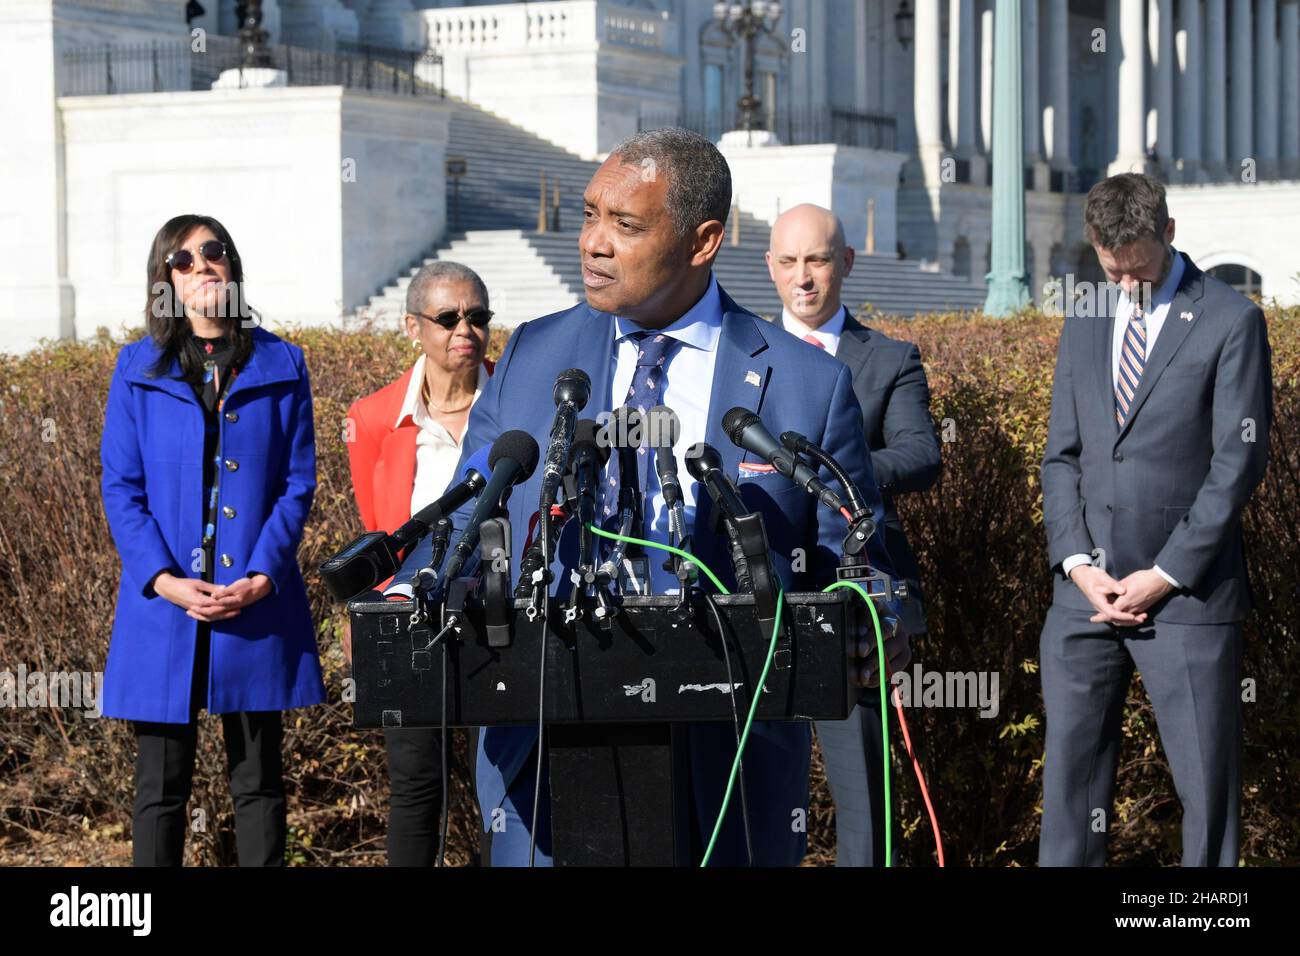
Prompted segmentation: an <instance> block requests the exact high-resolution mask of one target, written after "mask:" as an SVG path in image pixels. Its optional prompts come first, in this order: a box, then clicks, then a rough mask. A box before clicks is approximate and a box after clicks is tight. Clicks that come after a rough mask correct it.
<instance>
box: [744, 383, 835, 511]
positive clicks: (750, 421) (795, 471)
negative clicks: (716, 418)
mask: <svg viewBox="0 0 1300 956" xmlns="http://www.w3.org/2000/svg"><path fill="white" fill-rule="evenodd" d="M722 430H723V431H724V432H725V433H726V435H727V437H728V438H730V439H731V441H732V443H733V444H735V445H736V446H738V447H740V448H743V449H745V451H748V452H753V453H754V454H755V455H758V456H759V457H760V458H762V459H763V460H764V461H767V462H768V463H770V464H771V465H772V467H773V468H775V469H776V470H777V471H779V472H780V473H781V474H783V475H785V476H786V477H787V478H789V479H790V480H791V481H793V482H794V483H795V484H796V485H798V486H799V487H800V488H802V489H803V490H804V491H806V492H808V494H810V495H812V496H813V497H814V498H817V499H819V500H820V501H821V503H822V504H824V505H825V506H826V507H828V508H830V509H831V510H832V511H839V510H840V509H841V508H843V507H844V502H843V501H841V500H840V496H839V495H837V494H836V493H835V492H833V491H831V489H830V488H828V487H826V483H825V482H824V481H822V480H821V479H820V478H818V477H817V472H815V471H813V470H812V469H811V468H809V467H808V466H807V465H806V464H804V462H803V459H802V458H800V457H799V456H798V455H796V454H793V453H792V452H791V451H790V450H789V449H788V448H784V447H783V446H782V445H781V444H780V442H778V441H777V440H776V439H775V438H773V437H772V433H771V432H769V431H768V430H767V428H766V427H765V426H764V425H763V420H762V419H761V418H759V417H758V416H757V415H755V414H754V413H753V412H751V411H750V410H749V409H748V408H745V407H744V406H741V405H737V406H736V407H735V408H733V409H732V410H731V411H729V412H727V414H725V415H723V416H722Z"/></svg>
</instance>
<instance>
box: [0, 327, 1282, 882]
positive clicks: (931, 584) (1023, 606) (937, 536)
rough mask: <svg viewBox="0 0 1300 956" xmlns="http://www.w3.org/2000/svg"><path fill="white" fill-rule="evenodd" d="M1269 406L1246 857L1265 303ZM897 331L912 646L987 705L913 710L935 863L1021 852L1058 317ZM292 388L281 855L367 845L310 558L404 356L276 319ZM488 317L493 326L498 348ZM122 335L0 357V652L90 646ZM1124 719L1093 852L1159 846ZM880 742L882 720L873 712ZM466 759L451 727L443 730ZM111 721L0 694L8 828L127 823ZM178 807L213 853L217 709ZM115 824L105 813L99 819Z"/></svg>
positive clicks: (1031, 789) (58, 663) (362, 777)
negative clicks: (915, 562)
mask: <svg viewBox="0 0 1300 956" xmlns="http://www.w3.org/2000/svg"><path fill="white" fill-rule="evenodd" d="M1269 321H1270V338H1271V341H1272V344H1273V349H1274V377H1275V387H1276V412H1277V421H1276V426H1275V429H1274V433H1273V440H1272V446H1271V448H1272V459H1271V463H1270V466H1269V471H1268V475H1267V477H1266V479H1265V481H1264V484H1263V486H1262V487H1261V488H1260V490H1259V492H1258V493H1257V494H1256V496H1255V498H1254V500H1253V501H1252V503H1251V505H1250V507H1249V509H1248V511H1247V513H1246V516H1245V526H1246V535H1247V551H1248V561H1249V565H1250V573H1251V579H1252V585H1253V588H1254V592H1255V595H1256V601H1257V604H1258V606H1259V609H1258V611H1257V612H1256V614H1255V615H1254V616H1252V617H1251V619H1250V620H1249V622H1248V624H1247V626H1246V635H1247V643H1246V654H1245V674H1246V676H1247V677H1249V678H1251V679H1252V680H1253V681H1254V685H1255V700H1254V702H1251V703H1248V704H1246V705H1245V708H1246V723H1245V781H1244V792H1243V803H1242V807H1243V811H1242V812H1243V823H1244V856H1245V859H1246V861H1247V862H1250V863H1264V862H1283V861H1289V862H1296V860H1297V859H1298V858H1300V820H1298V819H1297V814H1296V807H1297V806H1298V805H1300V735H1298V734H1297V724H1298V723H1300V706H1297V688H1298V686H1300V680H1298V678H1300V653H1298V652H1300V648H1298V647H1297V637H1296V630H1297V622H1298V621H1300V614H1298V609H1297V604H1298V603H1300V589H1298V587H1297V569H1298V568H1300V426H1298V425H1297V414H1296V413H1297V411H1300V409H1298V408H1297V405H1300V388H1298V387H1297V382H1298V380H1300V335H1298V334H1297V325H1298V323H1300V310H1298V309H1291V310H1279V309H1274V310H1271V311H1270V312H1269ZM873 324H875V325H876V326H877V327H879V328H881V329H882V330H883V331H885V332H886V333H887V334H890V335H893V336H895V337H900V338H906V339H909V340H910V341H913V342H916V343H917V344H918V345H919V346H920V349H921V354H922V356H923V357H924V359H925V363H926V369H927V372H928V374H929V378H930V385H931V388H932V390H933V393H934V402H933V411H934V416H935V419H936V421H937V422H938V424H939V427H940V432H941V435H942V437H943V439H944V442H943V456H944V471H943V475H942V477H941V478H940V480H939V482H938V483H937V484H936V486H935V487H934V488H933V489H931V490H930V491H928V492H926V493H924V494H915V495H909V496H905V497H903V498H902V499H900V501H899V508H900V512H901V514H902V518H903V522H904V525H905V527H906V529H907V532H908V534H909V536H910V538H911V540H912V543H913V546H914V548H915V550H916V552H917V555H918V559H919V561H920V563H921V567H922V572H923V576H924V584H925V591H926V595H927V599H928V614H929V622H930V625H929V626H930V634H929V636H928V637H927V638H925V640H924V642H923V643H922V644H920V645H918V647H917V648H916V659H917V660H919V661H920V662H921V663H922V664H923V665H924V666H925V667H926V668H927V669H942V670H950V671H966V670H975V671H981V670H982V671H989V670H993V671H997V672H998V673H999V675H1000V681H999V683H1000V687H999V689H1000V696H1001V699H1000V704H999V713H998V715H997V717H996V718H993V719H982V718H980V717H978V716H977V714H976V711H975V710H974V709H967V710H944V709H913V710H911V711H910V712H909V715H908V716H909V723H910V725H911V728H912V738H913V740H914V741H915V743H916V745H917V749H918V752H919V755H920V757H921V759H922V762H923V765H924V767H925V769H926V772H927V775H928V780H929V786H930V791H931V793H932V795H933V797H934V801H935V805H936V809H937V812H938V815H939V820H940V823H941V825H942V827H943V833H944V840H945V847H946V851H947V858H948V860H949V861H950V863H953V864H976V865H1028V864H1032V863H1033V862H1034V860H1035V858H1036V853H1037V832H1038V814H1039V808H1040V804H1041V781H1040V770H1041V762H1042V744H1043V713H1042V699H1041V694H1040V686H1039V678H1038V673H1037V658H1038V634H1039V629H1040V627H1041V624H1042V620H1043V617H1044V615H1045V614H1046V611H1047V607H1048V605H1049V603H1050V596H1051V592H1050V580H1049V576H1048V572H1047V569H1046V567H1045V562H1046V556H1045V544H1044V534H1043V528H1042V506H1041V496H1040V493H1039V488H1038V465H1039V462H1040V460H1041V458H1042V451H1043V444H1044V441H1045V438H1046V428H1047V417H1048V408H1049V404H1050V399H1051V374H1052V363H1053V359H1054V356H1055V347H1056V339H1057V336H1058V335H1059V332H1060V320H1059V319H1053V318H1050V317H1044V316H1041V315H1037V314H1028V313H1026V314H1024V315H1021V316H1019V317H1017V318H1013V319H1009V320H1002V321H996V320H991V319H987V318H984V317H981V316H973V317H972V316H968V315H967V316H962V315H937V316H927V317H922V318H918V319H916V320H911V321H898V320H884V319H882V320H879V321H875V320H873ZM288 337H289V338H290V339H291V340H292V341H294V342H296V343H297V344H299V345H300V346H302V348H303V349H304V350H305V351H306V354H307V359H308V365H309V367H310V370H311V374H312V387H313V391H314V396H315V403H316V428H317V454H318V463H319V464H318V477H319V486H318V489H317V493H316V503H315V507H314V508H313V511H312V515H311V519H310V522H309V524H308V527H307V529H306V533H305V535H304V538H303V543H302V548H301V551H300V559H301V563H302V566H303V568H304V569H306V577H307V582H308V587H309V591H310V594H311V599H312V603H313V608H314V611H315V615H316V620H317V622H318V627H319V639H320V647H321V653H322V659H323V661H324V665H325V679H326V683H327V686H328V688H329V690H330V699H331V701H332V703H330V704H327V705H323V706H320V707H316V708H311V709H308V710H299V711H293V712H291V713H290V714H289V715H287V720H286V737H285V757H286V764H285V766H286V777H287V781H286V782H287V786H288V790H289V801H290V802H289V813H290V816H289V822H290V828H291V833H290V853H291V857H292V859H293V861H295V862H302V863H312V864H320V865H340V864H350V863H380V862H382V861H383V858H384V857H383V841H384V821H385V816H386V800H387V780H386V772H385V769H384V752H383V746H382V740H381V739H380V737H379V735H378V734H377V733H374V732H359V731H355V730H352V729H351V728H350V726H349V721H350V707H349V706H348V705H346V704H343V703H341V702H339V699H340V695H341V689H342V682H343V680H344V678H345V677H346V676H347V671H346V666H345V664H344V662H343V659H342V654H341V650H340V647H339V643H338V631H339V627H340V624H341V621H342V610H341V608H340V607H338V606H336V605H333V604H332V603H330V601H329V600H328V598H327V596H326V595H325V592H324V589H323V588H322V587H321V586H320V583H319V581H318V579H317V578H316V577H315V575H314V573H313V571H314V569H315V568H316V567H317V566H318V565H319V564H320V563H321V562H322V561H323V560H324V559H325V558H326V557H328V556H329V555H330V554H331V553H333V552H334V551H335V550H336V549H337V548H338V547H340V546H341V545H342V544H344V543H345V542H346V541H347V540H349V539H350V538H351V537H352V536H353V535H354V534H356V533H357V532H359V531H360V530H361V526H360V521H359V519H358V517H357V514H356V508H355V505H354V502H353V498H352V489H351V482H350V480H349V475H348V466H347V454H346V449H345V445H344V441H343V437H344V416H345V413H346V410H347V408H348V406H349V404H350V403H351V402H352V401H353V400H354V399H355V398H357V397H358V396H360V395H364V394H367V393H369V392H371V391H373V390H374V389H377V388H379V387H380V386H382V385H384V384H386V383H388V382H390V381H392V380H393V378H395V377H396V376H397V375H398V374H400V373H401V372H402V371H403V370H404V369H405V368H406V367H407V365H408V363H409V362H410V359H411V352H410V348H409V345H407V344H406V342H405V339H403V338H402V337H401V336H398V335H396V334H389V333H381V332H376V331H373V330H365V329H363V330H357V331H349V332H338V331H327V330H305V331H297V332H294V333H292V334H290V335H289V336H288ZM502 342H503V338H502V337H501V336H499V335H498V336H497V337H495V338H494V342H493V345H494V351H499V349H500V347H501V344H502ZM120 345H121V341H120V340H114V339H112V338H110V337H108V336H107V335H106V334H105V335H101V337H100V338H99V339H98V340H97V341H94V342H89V343H81V344H60V345H56V346H52V347H50V348H47V349H44V350H41V351H37V352H33V353H31V354H29V355H26V356H23V357H18V358H16V357H4V358H0V487H2V488H3V501H4V507H3V509H0V580H3V581H4V582H6V584H7V586H6V587H4V588H3V590H2V591H0V648H2V652H0V670H5V669H8V670H11V671H13V670H16V669H17V667H18V665H19V664H24V665H25V666H26V667H28V668H29V669H34V668H40V669H42V670H45V671H82V670H90V671H97V670H101V669H102V667H103V662H104V657H105V653H106V649H107V641H108V633H109V625H110V622H111V619H112V614H113V600H114V597H115V595H116V590H117V580H118V575H119V571H120V569H119V565H118V560H117V555H116V553H115V551H114V548H113V544H112V540H111V537H110V536H109V532H108V527H107V523H106V521H105V519H104V514H103V508H102V506H101V504H100V498H99V457H98V447H99V435H100V429H101V426H102V421H103V409H104V400H105V397H106V394H107V389H108V382H109V377H110V375H111V372H112V369H113V363H114V359H115V355H116V351H117V348H118V347H119V346H120ZM1124 732H1125V736H1126V738H1127V740H1126V743H1125V750H1124V753H1123V755H1122V761H1121V771H1120V782H1119V787H1118V792H1117V805H1116V810H1117V814H1116V815H1117V821H1116V824H1115V826H1114V830H1113V839H1112V852H1113V858H1114V859H1115V860H1116V861H1117V862H1128V863H1150V864H1156V863H1162V864H1164V863H1175V862H1177V860H1178V846H1179V842H1180V838H1179V830H1178V821H1179V809H1178V804H1177V798H1176V796H1175V794H1174V791H1173V785H1172V781H1171V779H1170V775H1169V772H1168V768H1167V765H1166V763H1165V760H1164V757H1163V754H1162V752H1161V750H1160V747H1159V739H1158V734H1157V731H1156V727H1155V721H1154V717H1153V714H1152V712H1151V708H1150V705H1149V704H1148V702H1147V701H1146V698H1145V696H1144V695H1143V694H1142V692H1141V688H1140V682H1135V684H1134V689H1133V692H1132V694H1131V696H1130V699H1129V703H1128V707H1127V711H1126V717H1125V722H1124ZM894 741H895V746H896V749H897V750H898V752H899V753H901V738H900V737H899V736H898V734H897V731H896V730H895V731H894ZM456 752H457V759H458V763H459V764H460V766H461V767H462V768H463V766H464V742H463V740H461V739H459V738H458V740H457V748H456ZM133 759H134V743H133V741H132V739H131V734H130V730H129V728H128V727H127V726H126V725H125V724H124V723H123V722H122V721H116V720H90V719H87V718H85V717H83V716H81V715H80V714H79V713H75V712H70V711H66V710H65V711H59V710H55V709H50V708H46V709H40V710H35V711H33V710H5V711H2V712H0V814H2V816H0V825H3V826H4V827H5V829H6V830H7V831H8V832H9V833H10V834H14V833H17V834H22V833H23V832H24V831H44V832H50V831H58V830H60V829H61V828H67V827H92V828H99V827H103V828H107V831H108V832H112V831H115V830H117V829H118V827H120V826H122V825H126V826H127V829H128V831H129V820H130V809H131V797H132V762H133ZM455 779H456V785H455V787H454V790H453V815H452V841H451V847H450V856H451V859H452V861H453V862H455V863H459V864H468V863H471V862H472V861H473V859H474V853H475V849H476V842H475V837H474V832H475V828H476V826H477V822H478V821H477V811H476V809H475V808H474V807H473V806H472V801H471V799H470V794H469V792H468V790H467V788H466V787H465V785H464V781H465V779H466V778H465V773H464V771H463V769H461V770H460V771H459V772H457V773H456V774H455ZM895 781H896V784H895V793H896V794H897V798H896V799H897V801H898V807H897V811H896V812H897V815H898V817H899V819H901V821H902V825H903V834H904V839H903V840H902V842H901V860H902V862H903V863H904V864H906V865H929V864H930V863H931V862H932V861H933V852H932V840H931V836H930V834H929V825H928V823H927V822H926V820H925V815H924V808H923V807H922V805H921V803H920V801H919V795H918V790H917V787H916V784H915V780H914V778H913V777H912V774H911V770H910V766H908V764H907V762H906V761H905V760H904V761H900V760H898V759H897V758H896V759H895ZM191 807H192V808H195V807H197V808H202V809H204V810H205V811H206V817H207V825H206V828H205V830H203V831H202V832H198V833H195V834H194V835H193V837H192V839H191V841H190V844H189V850H188V859H189V860H190V861H192V862H195V863H208V864H220V863H231V862H233V861H234V847H233V834H232V823H233V821H232V813H231V807H230V799H229V796H228V792H227V787H226V781H225V757H224V748H223V746H222V744H221V741H220V739H219V730H218V729H217V722H216V721H215V720H214V719H212V718H210V717H205V718H204V720H203V726H202V729H201V733H200V745H199V758H198V765H197V768H196V774H195V788H194V798H193V801H192V803H191ZM809 831H810V844H811V852H810V858H809V859H810V862H815V863H829V862H831V861H833V859H834V839H835V837H834V825H833V808H832V806H831V803H830V801H829V798H828V795H827V792H826V788H825V783H824V780H823V779H822V777H821V774H820V765H819V764H817V763H816V762H815V763H814V793H813V803H812V807H811V813H810V823H809ZM118 832H120V831H118Z"/></svg>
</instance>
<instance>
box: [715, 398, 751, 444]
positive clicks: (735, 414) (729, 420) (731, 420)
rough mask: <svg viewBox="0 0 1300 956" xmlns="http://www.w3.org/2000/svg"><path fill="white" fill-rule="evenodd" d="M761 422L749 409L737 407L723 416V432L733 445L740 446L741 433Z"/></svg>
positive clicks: (741, 406)
mask: <svg viewBox="0 0 1300 956" xmlns="http://www.w3.org/2000/svg"><path fill="white" fill-rule="evenodd" d="M759 420H760V419H759V417H758V416H757V415H755V414H754V413H753V412H751V411H750V410H749V409H748V408H745V407H744V406H743V405H737V406H736V407H735V408H733V409H732V410H731V411H729V412H727V414H725V415H723V416H722V430H723V432H725V433H726V435H727V437H728V438H730V439H731V442H732V444H733V445H739V444H740V434H741V432H743V431H744V430H745V429H746V428H748V427H749V426H750V425H751V424H753V423H754V422H756V421H759Z"/></svg>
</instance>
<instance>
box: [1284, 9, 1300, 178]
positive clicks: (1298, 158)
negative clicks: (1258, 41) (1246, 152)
mask: <svg viewBox="0 0 1300 956" xmlns="http://www.w3.org/2000/svg"><path fill="white" fill-rule="evenodd" d="M1280 103H1281V109H1282V140H1281V143H1280V150H1279V151H1280V153H1281V155H1282V175H1283V176H1286V177H1287V178H1289V179H1294V178H1295V177H1297V176H1300V0H1284V2H1283V4H1282V95H1281V98H1280Z"/></svg>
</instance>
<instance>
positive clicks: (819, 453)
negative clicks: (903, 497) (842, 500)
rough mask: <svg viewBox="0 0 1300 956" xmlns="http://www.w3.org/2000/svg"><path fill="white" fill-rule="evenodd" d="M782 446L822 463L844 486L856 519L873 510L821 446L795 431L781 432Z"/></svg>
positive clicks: (840, 467) (846, 474) (846, 473)
mask: <svg viewBox="0 0 1300 956" xmlns="http://www.w3.org/2000/svg"><path fill="white" fill-rule="evenodd" d="M781 444H782V445H784V446H785V447H786V448H788V449H790V451H792V452H794V453H795V454H796V455H807V456H808V457H809V458H811V459H813V460H814V461H817V462H820V463H821V464H822V465H824V466H825V467H826V469H827V470H828V471H829V472H830V473H831V474H832V475H834V476H835V480H836V481H838V482H839V483H840V484H841V485H843V486H844V495H845V497H847V498H848V499H849V511H850V512H852V513H853V515H854V517H855V518H856V517H857V516H858V515H860V514H863V513H865V512H867V511H870V510H871V509H869V508H868V507H867V502H866V499H864V498H863V497H862V492H860V491H859V490H858V486H857V485H856V484H855V483H854V481H853V479H852V478H850V477H849V473H848V472H847V471H845V470H844V468H843V466H841V465H840V463H839V462H838V461H836V460H835V459H834V458H832V457H831V456H830V453H829V452H827V451H826V450H825V449H823V448H822V447H821V446H819V445H814V444H813V443H812V442H810V441H809V440H808V439H807V438H805V437H804V436H803V435H800V434H799V433H798V432H795V431H787V432H781Z"/></svg>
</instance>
